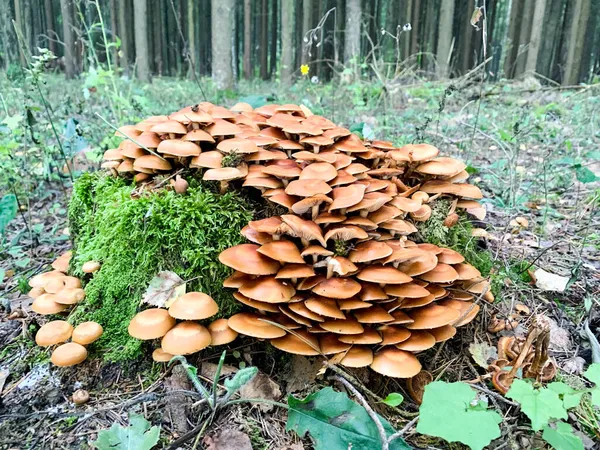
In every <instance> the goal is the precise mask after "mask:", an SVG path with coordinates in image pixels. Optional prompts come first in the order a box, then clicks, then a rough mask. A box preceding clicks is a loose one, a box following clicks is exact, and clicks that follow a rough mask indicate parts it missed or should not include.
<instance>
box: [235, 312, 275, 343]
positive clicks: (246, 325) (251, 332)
mask: <svg viewBox="0 0 600 450" xmlns="http://www.w3.org/2000/svg"><path fill="white" fill-rule="evenodd" d="M265 319H266V318H265V317H264V316H260V315H258V314H253V313H239V314H235V315H233V316H231V317H230V318H229V320H228V324H229V327H230V328H231V329H233V330H234V331H237V332H238V333H240V334H243V335H246V336H252V337H255V338H258V339H276V338H279V337H283V336H285V334H286V332H285V331H284V330H282V329H281V328H279V327H276V326H275V325H271V324H270V323H267V322H264V320H265ZM266 320H268V319H266ZM273 322H275V321H273Z"/></svg>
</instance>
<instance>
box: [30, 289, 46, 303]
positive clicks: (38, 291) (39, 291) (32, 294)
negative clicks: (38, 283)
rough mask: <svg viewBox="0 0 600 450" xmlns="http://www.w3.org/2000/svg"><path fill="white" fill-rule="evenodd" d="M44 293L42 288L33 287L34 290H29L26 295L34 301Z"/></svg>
mask: <svg viewBox="0 0 600 450" xmlns="http://www.w3.org/2000/svg"><path fill="white" fill-rule="evenodd" d="M45 293H46V291H45V290H44V288H42V287H35V288H31V290H30V291H29V292H28V293H27V295H28V296H29V297H31V298H32V299H34V300H35V299H36V298H38V297H39V296H40V295H42V294H45Z"/></svg>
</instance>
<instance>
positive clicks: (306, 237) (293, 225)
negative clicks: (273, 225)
mask: <svg viewBox="0 0 600 450" xmlns="http://www.w3.org/2000/svg"><path fill="white" fill-rule="evenodd" d="M281 219H282V220H283V222H284V223H285V224H286V225H287V226H288V227H289V231H287V234H291V235H292V236H295V237H299V238H300V239H302V240H303V241H313V240H316V241H318V242H319V244H321V245H322V246H323V247H326V246H327V243H326V242H325V239H324V238H323V233H322V231H321V228H320V227H319V225H317V224H316V223H314V222H313V221H311V220H304V219H302V218H300V217H298V216H293V215H290V214H284V215H283V216H281Z"/></svg>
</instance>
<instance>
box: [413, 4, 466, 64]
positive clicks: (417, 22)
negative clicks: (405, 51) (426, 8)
mask: <svg viewBox="0 0 600 450" xmlns="http://www.w3.org/2000/svg"><path fill="white" fill-rule="evenodd" d="M412 4H413V5H412V18H411V21H410V23H411V27H412V30H411V32H410V38H411V40H410V54H411V55H414V54H415V53H417V52H418V51H419V50H420V49H419V33H420V32H421V0H413V1H412ZM464 32H465V33H466V31H464Z"/></svg>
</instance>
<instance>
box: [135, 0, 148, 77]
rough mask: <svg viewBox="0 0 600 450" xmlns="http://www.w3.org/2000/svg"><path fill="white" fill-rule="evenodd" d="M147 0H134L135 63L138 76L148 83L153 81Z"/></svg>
mask: <svg viewBox="0 0 600 450" xmlns="http://www.w3.org/2000/svg"><path fill="white" fill-rule="evenodd" d="M146 2H147V0H134V1H133V11H134V24H135V63H136V69H137V77H138V78H139V79H140V80H141V81H144V82H146V83H150V82H152V76H151V74H150V54H149V51H148V24H147V18H148V16H147V14H146V12H147V7H148V5H147V3H146Z"/></svg>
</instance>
